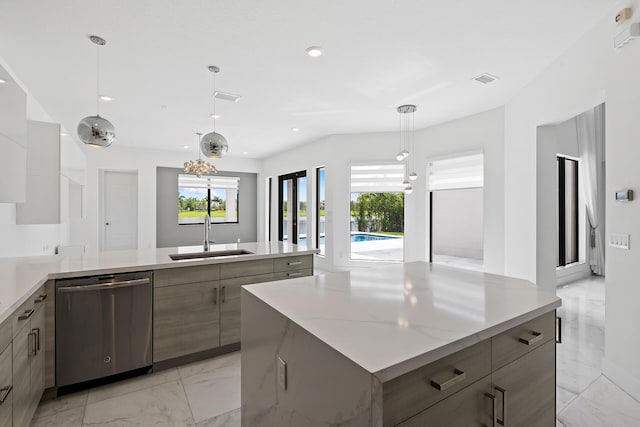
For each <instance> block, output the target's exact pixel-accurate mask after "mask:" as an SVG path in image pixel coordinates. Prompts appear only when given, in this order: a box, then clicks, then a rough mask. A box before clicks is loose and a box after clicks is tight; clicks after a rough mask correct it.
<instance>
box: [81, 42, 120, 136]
mask: <svg viewBox="0 0 640 427" xmlns="http://www.w3.org/2000/svg"><path fill="white" fill-rule="evenodd" d="M89 40H91V42H92V43H93V44H95V45H96V115H95V116H87V117H85V118H84V119H82V120H80V123H78V137H80V140H81V141H82V142H84V143H85V144H87V145H91V146H93V147H102V148H106V147H108V146H110V145H111V144H113V143H114V142H115V140H116V130H115V128H114V127H113V125H112V124H111V122H110V121H109V120H107V119H105V118H102V117H100V46H104V45H105V44H107V42H106V41H105V39H103V38H102V37H98V36H89Z"/></svg>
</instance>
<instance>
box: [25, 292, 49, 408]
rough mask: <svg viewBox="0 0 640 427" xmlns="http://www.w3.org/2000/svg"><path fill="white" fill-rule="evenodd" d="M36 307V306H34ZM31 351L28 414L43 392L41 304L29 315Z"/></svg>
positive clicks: (43, 358) (42, 323)
mask: <svg viewBox="0 0 640 427" xmlns="http://www.w3.org/2000/svg"><path fill="white" fill-rule="evenodd" d="M36 307H38V306H36ZM31 333H32V334H33V335H32V344H31V345H32V347H33V348H32V351H31V353H30V358H29V359H30V360H29V365H30V369H31V399H30V402H29V412H28V414H29V416H28V419H31V418H32V417H33V414H34V413H35V412H36V409H37V408H38V403H40V398H41V397H42V393H43V392H44V363H45V349H44V345H45V344H44V343H45V327H44V307H43V306H42V305H40V306H39V308H37V309H36V312H35V313H34V315H33V316H31Z"/></svg>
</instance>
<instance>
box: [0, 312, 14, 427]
mask: <svg viewBox="0 0 640 427" xmlns="http://www.w3.org/2000/svg"><path fill="white" fill-rule="evenodd" d="M6 323H7V324H9V323H8V322H6ZM9 330H11V328H9ZM11 349H12V347H11V341H9V342H8V345H6V346H5V347H4V349H2V350H0V426H10V425H11V424H12V422H13V369H12V360H13V354H12V351H11Z"/></svg>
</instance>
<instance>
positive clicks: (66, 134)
mask: <svg viewBox="0 0 640 427" xmlns="http://www.w3.org/2000/svg"><path fill="white" fill-rule="evenodd" d="M60 136H69V134H68V133H66V132H60Z"/></svg>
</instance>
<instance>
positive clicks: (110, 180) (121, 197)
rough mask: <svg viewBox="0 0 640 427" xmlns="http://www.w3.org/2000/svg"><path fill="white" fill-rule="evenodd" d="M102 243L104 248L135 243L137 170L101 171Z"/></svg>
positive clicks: (127, 245)
mask: <svg viewBox="0 0 640 427" xmlns="http://www.w3.org/2000/svg"><path fill="white" fill-rule="evenodd" d="M102 188H103V191H104V195H103V199H102V200H103V213H104V214H103V222H104V224H103V227H104V228H103V230H104V231H103V244H102V249H103V250H105V251H113V250H122V249H136V248H137V247H138V173H137V172H115V171H105V172H104V185H103V187H102Z"/></svg>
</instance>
